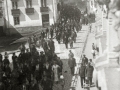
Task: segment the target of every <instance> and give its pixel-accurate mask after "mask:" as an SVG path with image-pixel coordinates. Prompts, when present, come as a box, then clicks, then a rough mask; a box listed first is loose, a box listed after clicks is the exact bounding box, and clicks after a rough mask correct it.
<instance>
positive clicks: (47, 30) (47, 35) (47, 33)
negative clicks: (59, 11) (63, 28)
mask: <svg viewBox="0 0 120 90" xmlns="http://www.w3.org/2000/svg"><path fill="white" fill-rule="evenodd" d="M45 33H46V38H49V29H48V28H47V29H46V32H45Z"/></svg>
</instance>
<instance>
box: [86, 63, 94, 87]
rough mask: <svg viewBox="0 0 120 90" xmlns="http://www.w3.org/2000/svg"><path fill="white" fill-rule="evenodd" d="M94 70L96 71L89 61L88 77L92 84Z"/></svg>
mask: <svg viewBox="0 0 120 90" xmlns="http://www.w3.org/2000/svg"><path fill="white" fill-rule="evenodd" d="M93 71H94V68H93V66H92V65H91V64H90V63H88V65H87V67H86V78H87V80H88V83H89V85H90V86H91V85H92V78H93Z"/></svg>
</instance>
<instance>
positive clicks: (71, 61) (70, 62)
mask: <svg viewBox="0 0 120 90" xmlns="http://www.w3.org/2000/svg"><path fill="white" fill-rule="evenodd" d="M68 65H69V67H70V70H71V75H74V68H75V66H76V60H75V58H73V57H71V58H69V60H68Z"/></svg>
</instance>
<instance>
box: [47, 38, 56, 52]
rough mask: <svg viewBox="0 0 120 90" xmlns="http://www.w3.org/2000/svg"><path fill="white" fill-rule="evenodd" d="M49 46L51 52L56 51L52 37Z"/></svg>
mask: <svg viewBox="0 0 120 90" xmlns="http://www.w3.org/2000/svg"><path fill="white" fill-rule="evenodd" d="M48 46H49V48H50V51H51V53H54V51H55V45H54V41H53V40H52V38H51V39H50V41H49V42H48Z"/></svg>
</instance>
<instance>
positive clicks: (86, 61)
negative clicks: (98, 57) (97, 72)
mask: <svg viewBox="0 0 120 90" xmlns="http://www.w3.org/2000/svg"><path fill="white" fill-rule="evenodd" d="M82 63H83V64H84V65H85V66H86V65H87V64H88V58H87V57H86V55H83V58H82Z"/></svg>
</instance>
